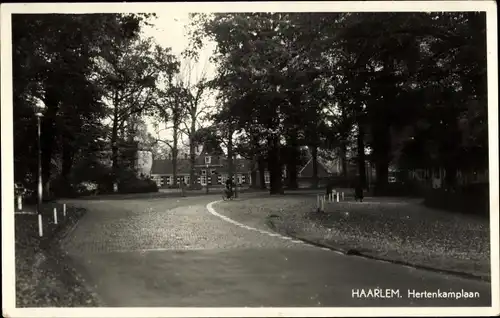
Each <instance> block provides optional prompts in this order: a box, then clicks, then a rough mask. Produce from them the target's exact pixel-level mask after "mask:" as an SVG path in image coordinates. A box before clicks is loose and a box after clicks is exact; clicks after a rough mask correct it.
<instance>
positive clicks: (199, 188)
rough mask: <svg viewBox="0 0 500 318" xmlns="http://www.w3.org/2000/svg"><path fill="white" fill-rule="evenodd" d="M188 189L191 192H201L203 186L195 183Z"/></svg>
mask: <svg viewBox="0 0 500 318" xmlns="http://www.w3.org/2000/svg"><path fill="white" fill-rule="evenodd" d="M188 189H189V190H201V189H203V187H202V186H201V184H199V183H195V184H193V185H192V186H188Z"/></svg>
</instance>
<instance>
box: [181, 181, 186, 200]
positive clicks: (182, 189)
mask: <svg viewBox="0 0 500 318" xmlns="http://www.w3.org/2000/svg"><path fill="white" fill-rule="evenodd" d="M181 196H183V197H185V196H186V181H185V180H184V179H182V181H181Z"/></svg>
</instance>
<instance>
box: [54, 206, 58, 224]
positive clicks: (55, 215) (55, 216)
mask: <svg viewBox="0 0 500 318" xmlns="http://www.w3.org/2000/svg"><path fill="white" fill-rule="evenodd" d="M54 224H56V225H57V208H54Z"/></svg>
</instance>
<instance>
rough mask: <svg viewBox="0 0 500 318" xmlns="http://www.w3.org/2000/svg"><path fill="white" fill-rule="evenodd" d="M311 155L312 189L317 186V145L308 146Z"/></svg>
mask: <svg viewBox="0 0 500 318" xmlns="http://www.w3.org/2000/svg"><path fill="white" fill-rule="evenodd" d="M310 149H311V156H312V169H313V175H312V187H313V189H317V188H318V187H319V178H318V147H317V146H310Z"/></svg>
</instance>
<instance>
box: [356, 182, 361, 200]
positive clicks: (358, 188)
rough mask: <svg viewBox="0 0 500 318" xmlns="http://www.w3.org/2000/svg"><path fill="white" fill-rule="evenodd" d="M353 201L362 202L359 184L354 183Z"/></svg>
mask: <svg viewBox="0 0 500 318" xmlns="http://www.w3.org/2000/svg"><path fill="white" fill-rule="evenodd" d="M354 199H355V200H356V202H357V201H358V200H359V201H360V202H363V186H362V185H361V183H360V182H356V184H355V186H354Z"/></svg>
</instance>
